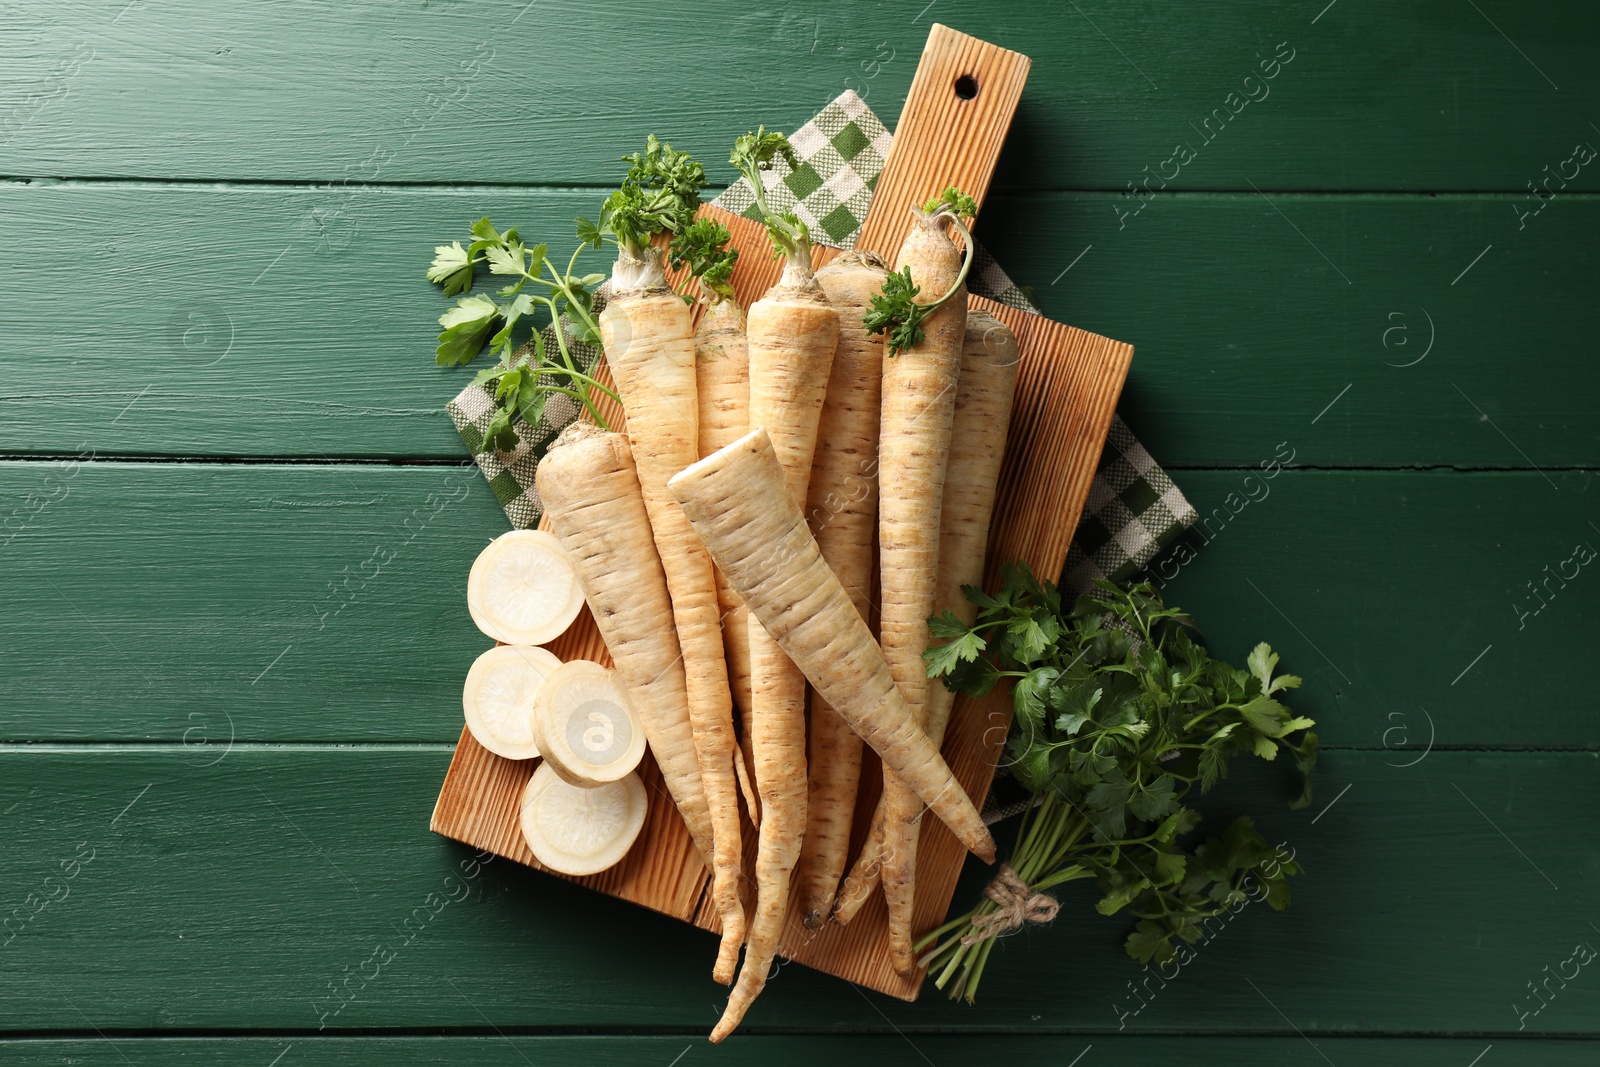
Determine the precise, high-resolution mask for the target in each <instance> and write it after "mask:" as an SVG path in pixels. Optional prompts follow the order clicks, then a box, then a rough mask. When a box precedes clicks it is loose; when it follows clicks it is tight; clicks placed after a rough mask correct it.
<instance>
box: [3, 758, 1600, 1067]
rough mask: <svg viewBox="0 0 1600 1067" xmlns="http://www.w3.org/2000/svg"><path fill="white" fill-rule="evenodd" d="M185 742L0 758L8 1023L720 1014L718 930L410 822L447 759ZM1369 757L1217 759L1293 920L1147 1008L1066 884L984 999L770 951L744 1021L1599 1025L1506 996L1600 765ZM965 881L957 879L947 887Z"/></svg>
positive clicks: (1227, 936)
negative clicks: (1280, 761) (201, 755)
mask: <svg viewBox="0 0 1600 1067" xmlns="http://www.w3.org/2000/svg"><path fill="white" fill-rule="evenodd" d="M189 755H190V754H189V752H188V751H186V750H185V749H183V748H182V747H181V746H170V747H168V748H166V749H159V750H152V749H150V748H144V749H128V748H111V749H102V750H92V749H90V750H85V749H83V748H65V749H61V748H54V749H52V748H42V749H41V748H35V747H10V748H7V749H5V750H4V751H0V810H5V811H7V813H8V814H7V827H8V841H7V848H6V849H5V850H4V851H3V852H0V872H3V881H4V884H5V885H6V886H7V891H6V899H5V906H6V909H7V911H8V913H10V914H13V915H14V914H15V913H12V912H10V909H13V908H17V907H21V908H23V909H24V912H23V914H24V915H29V914H30V913H33V912H34V911H35V909H38V910H37V912H36V913H34V914H31V920H30V921H21V920H20V919H14V920H13V925H12V929H13V930H14V934H15V936H13V937H11V939H10V943H9V944H7V945H6V946H5V948H4V949H3V950H0V978H3V980H0V1018H4V1019H5V1025H6V1026H7V1027H10V1028H15V1029H20V1030H27V1031H43V1030H56V1029H65V1030H71V1031H73V1032H78V1033H89V1032H91V1031H90V1029H89V1027H90V1026H92V1027H97V1028H99V1029H101V1030H104V1031H111V1030H118V1029H124V1030H147V1029H173V1028H215V1027H232V1028H264V1029H271V1030H289V1029H292V1030H307V1031H316V1030H317V1028H318V1027H319V1026H321V1027H325V1029H324V1030H323V1031H321V1032H323V1033H331V1032H335V1031H339V1030H363V1031H364V1030H368V1029H371V1028H382V1027H397V1026H404V1027H409V1028H416V1029H421V1030H427V1029H429V1028H436V1027H471V1028H473V1029H474V1030H475V1031H476V1030H479V1029H480V1028H483V1027H486V1026H498V1027H503V1028H513V1027H537V1028H540V1029H542V1030H544V1031H547V1032H548V1031H551V1030H560V1029H571V1028H591V1027H622V1028H638V1029H643V1030H645V1031H647V1032H648V1031H651V1030H653V1029H656V1028H662V1027H671V1028H675V1029H679V1030H686V1031H688V1032H689V1033H690V1034H698V1033H699V1032H700V1029H701V1028H702V1027H704V1028H709V1027H710V1026H711V1024H712V1023H713V1022H714V1021H715V1018H716V1015H717V1012H718V1010H719V1008H720V1005H721V1002H722V997H723V995H724V993H725V991H723V990H722V989H721V988H720V987H718V986H716V985H715V984H714V983H713V982H712V981H711V979H710V974H709V969H710V963H711V958H712V956H713V955H714V950H715V942H714V941H713V940H712V939H711V938H709V937H708V936H707V935H705V934H703V933H701V932H699V931H695V930H693V929H691V928H690V927H688V926H686V925H683V924H679V923H677V922H675V921H673V920H670V919H667V918H665V917H663V916H659V915H655V914H654V913H650V912H646V911H644V910H643V909H639V908H636V907H634V906H632V905H627V904H622V903H619V902H617V901H614V900H611V899H609V898H605V897H602V896H600V895H598V894H594V893H591V892H590V891H588V890H585V889H582V888H581V887H578V886H574V885H571V884H569V883H565V882H561V881H559V880H558V879H554V878H551V877H548V876H545V875H540V874H537V873H536V872H533V871H530V870H526V869H514V868H512V867H511V866H510V865H509V864H506V863H505V862H504V861H496V862H494V863H490V864H488V865H486V866H482V867H476V866H474V865H473V863H472V862H471V860H472V857H471V854H470V853H469V852H468V851H467V850H466V849H464V848H462V847H460V846H457V845H454V844H452V843H449V842H446V841H444V840H442V839H440V838H437V837H434V836H432V835H430V834H429V833H428V832H427V830H426V825H427V816H428V812H429V810H430V808H431V806H432V803H433V797H434V791H435V789H436V788H437V785H438V782H439V780H440V778H441V776H442V775H443V773H444V769H445V764H446V763H447V761H448V753H447V752H445V751H442V750H438V749H429V750H408V749H392V748H356V749H349V748H345V749H338V748H328V749H290V750H277V749H270V748H262V747H256V746H250V747H238V748H235V749H234V751H232V752H231V753H229V754H228V756H227V758H225V759H224V760H222V761H221V762H220V763H217V764H216V765H214V766H210V767H196V766H194V765H193V763H192V761H190V760H189V759H188V757H189ZM1385 755H1386V754H1385V753H1373V752H1362V753H1356V752H1332V753H1328V754H1327V756H1326V758H1325V760H1324V763H1323V766H1322V768H1321V769H1320V770H1319V772H1318V778H1319V789H1320V792H1319V797H1318V799H1317V801H1316V803H1315V804H1314V805H1313V807H1312V808H1311V809H1308V810H1306V811H1301V812H1290V811H1288V810H1287V807H1286V800H1287V798H1288V797H1289V796H1290V795H1291V793H1292V791H1293V790H1292V783H1290V782H1289V781H1288V780H1287V777H1285V778H1284V779H1283V780H1272V776H1271V774H1268V775H1267V776H1266V777H1267V779H1268V781H1261V780H1260V778H1261V776H1252V778H1255V779H1256V781H1255V782H1253V783H1248V784H1247V783H1245V782H1244V781H1243V777H1242V776H1241V775H1235V776H1234V777H1233V778H1231V779H1229V780H1228V781H1227V782H1226V783H1224V785H1223V786H1222V787H1220V788H1219V789H1218V790H1217V791H1215V792H1214V793H1213V795H1212V797H1211V798H1210V800H1209V804H1208V806H1209V807H1211V808H1212V809H1213V810H1214V811H1215V812H1216V813H1217V814H1218V818H1217V819H1216V820H1215V821H1214V822H1213V823H1212V824H1211V825H1216V824H1217V823H1220V821H1221V817H1225V816H1230V815H1231V814H1232V813H1234V812H1237V811H1240V810H1245V811H1250V812H1252V813H1253V814H1255V815H1256V816H1257V817H1258V825H1259V826H1260V827H1261V828H1262V830H1263V832H1264V833H1265V834H1266V835H1267V836H1268V839H1269V840H1271V841H1274V842H1279V841H1282V842H1286V843H1287V846H1288V847H1290V848H1292V849H1294V850H1295V853H1296V855H1297V857H1298V858H1299V859H1300V860H1302V861H1303V863H1304V864H1305V866H1306V868H1307V873H1306V874H1305V875H1303V876H1301V877H1297V878H1296V880H1295V885H1294V902H1293V904H1292V906H1291V908H1290V909H1289V911H1287V912H1285V913H1283V914H1274V913H1269V912H1267V911H1265V910H1264V909H1263V910H1260V911H1258V910H1256V909H1254V908H1248V907H1247V908H1246V909H1245V910H1244V911H1242V912H1241V913H1240V914H1239V915H1238V916H1236V917H1234V918H1233V919H1231V920H1230V921H1229V922H1228V923H1227V924H1226V925H1221V924H1219V925H1218V926H1217V927H1216V928H1215V929H1214V932H1213V934H1212V936H1211V938H1210V940H1208V941H1203V942H1201V943H1200V944H1199V946H1198V948H1197V950H1196V956H1195V958H1194V959H1193V960H1191V961H1190V962H1189V963H1188V964H1187V965H1186V966H1185V967H1184V968H1182V969H1181V970H1180V971H1178V972H1177V974H1176V975H1175V976H1173V975H1171V974H1170V972H1169V979H1170V980H1168V981H1167V982H1166V984H1165V987H1164V988H1162V987H1161V986H1160V985H1159V983H1158V982H1157V980H1156V979H1155V978H1151V979H1150V980H1149V985H1148V987H1147V991H1146V992H1145V993H1144V994H1143V995H1144V997H1145V998H1146V1002H1145V1004H1144V1007H1143V1009H1142V1010H1141V1011H1140V1012H1139V1013H1138V1014H1134V1013H1133V1010H1134V1008H1135V1007H1136V1006H1137V1003H1138V1002H1137V1001H1136V1000H1135V997H1134V993H1133V990H1132V988H1131V986H1130V983H1132V984H1133V985H1140V986H1141V987H1142V983H1143V982H1144V980H1145V979H1146V973H1145V972H1143V971H1142V970H1141V968H1140V966H1139V965H1138V964H1136V963H1134V962H1133V961H1132V960H1130V959H1129V958H1128V957H1127V956H1125V955H1124V954H1123V952H1122V947H1121V944H1120V942H1121V940H1122V937H1123V936H1124V935H1125V933H1126V930H1127V927H1126V926H1125V925H1124V924H1123V923H1120V922H1114V921H1108V920H1105V919H1102V918H1100V917H1098V916H1096V915H1094V914H1093V912H1092V910H1091V909H1090V901H1091V899H1092V894H1091V893H1088V892H1085V891H1081V890H1082V887H1078V888H1077V889H1075V890H1074V891H1073V892H1072V893H1071V894H1069V895H1067V897H1066V899H1065V904H1066V907H1065V910H1064V911H1063V913H1062V916H1061V918H1059V919H1058V920H1057V921H1056V922H1055V923H1054V924H1053V925H1052V926H1051V927H1050V928H1048V929H1031V930H1029V931H1027V932H1026V933H1023V934H1020V935H1017V936H1015V937H1013V938H1011V939H1009V940H1008V941H1007V942H1006V943H1005V945H1004V946H1003V948H1002V949H1001V951H1000V952H999V953H998V954H997V955H996V956H995V957H993V958H992V959H991V964H990V970H989V973H988V974H987V975H986V977H985V979H984V983H983V990H982V994H981V996H980V999H979V1002H978V1004H977V1005H976V1006H975V1007H973V1008H967V1007H965V1006H960V1005H954V1004H951V1003H949V1002H947V1001H946V1000H944V999H943V998H942V997H940V996H937V995H933V996H928V997H925V998H924V999H923V1000H921V1001H919V1002H918V1003H916V1004H910V1005H908V1004H903V1003H900V1002H896V1001H892V1000H890V999H888V998H884V997H881V996H877V995H864V994H862V993H861V992H860V991H859V990H856V989H852V988H850V987H848V986H846V985H845V984H844V983H842V982H839V981H838V980H836V979H833V978H830V977H828V976H825V975H822V974H820V973H817V972H812V971H807V970H805V969H803V968H801V967H798V966H789V967H784V968H782V969H781V970H779V971H778V973H777V976H776V977H775V978H773V980H772V981H771V982H770V983H769V985H768V987H767V990H766V992H765V994H764V995H763V997H762V999H761V1001H760V1002H759V1004H758V1005H757V1007H756V1008H755V1010H754V1011H752V1013H751V1015H750V1018H749V1022H750V1026H751V1027H752V1028H753V1029H754V1030H755V1031H761V1030H768V1029H775V1030H778V1031H785V1030H796V1029H799V1030H804V1031H807V1032H824V1033H843V1032H857V1031H871V1032H878V1033H885V1034H890V1033H893V1032H894V1029H893V1028H898V1029H899V1030H900V1031H901V1032H903V1033H906V1034H909V1035H912V1036H913V1038H914V1039H915V1038H916V1035H918V1034H920V1033H923V1032H927V1031H938V1030H950V1029H960V1030H984V1031H993V1032H1028V1031H1043V1032H1050V1033H1083V1034H1088V1035H1094V1034H1098V1033H1104V1032H1107V1031H1110V1032H1117V1031H1118V1030H1119V1027H1121V1028H1122V1029H1121V1032H1122V1033H1124V1034H1158V1033H1185V1032H1191V1031H1202V1032H1209V1033H1221V1034H1227V1033H1240V1032H1244V1033H1269V1034H1278V1035H1281V1036H1285V1037H1293V1036H1294V1035H1295V1032H1296V1030H1297V1029H1298V1030H1299V1031H1300V1032H1303V1033H1306V1034H1313V1035H1318V1034H1322V1033H1330V1032H1331V1033H1340V1032H1343V1033H1366V1034H1389V1033H1439V1032H1450V1033H1457V1034H1460V1033H1470V1034H1475V1035H1476V1034H1483V1035H1485V1039H1486V1041H1488V1040H1495V1039H1497V1038H1499V1037H1500V1036H1507V1037H1509V1036H1511V1035H1513V1034H1517V1033H1519V1032H1520V1033H1522V1034H1523V1035H1531V1034H1538V1033H1550V1034H1579V1033H1582V1034H1594V1033H1595V1032H1597V1031H1600V982H1597V981H1595V980H1594V976H1593V975H1591V974H1589V973H1587V972H1586V971H1581V970H1580V971H1579V973H1578V976H1577V977H1570V975H1569V980H1568V982H1567V984H1566V987H1565V988H1562V987H1561V986H1560V985H1559V984H1558V982H1557V980H1554V979H1552V980H1551V982H1552V984H1551V985H1550V986H1549V990H1550V992H1549V993H1546V994H1544V996H1545V997H1546V1000H1547V1001H1548V1003H1546V1004H1545V1006H1544V1007H1543V1008H1542V1010H1540V1011H1539V1013H1538V1014H1536V1015H1530V1016H1528V1017H1527V1018H1525V1019H1519V1017H1518V1014H1517V1012H1516V1011H1515V1010H1514V1009H1513V1005H1514V1004H1516V1003H1518V1002H1519V1000H1520V1001H1521V1002H1522V1003H1523V1005H1524V1007H1523V1010H1524V1011H1528V1010H1529V1009H1530V1008H1532V1007H1536V1006H1537V1005H1538V1004H1539V1002H1538V1001H1535V1000H1533V998H1532V996H1531V993H1530V992H1529V990H1528V989H1527V988H1526V983H1528V982H1530V981H1532V982H1535V983H1542V982H1544V981H1545V980H1546V972H1545V971H1544V970H1543V969H1544V968H1545V967H1546V966H1547V965H1548V966H1549V967H1550V968H1552V973H1553V972H1554V971H1555V970H1557V969H1560V964H1561V962H1562V961H1563V960H1566V959H1568V958H1569V956H1570V955H1571V954H1572V952H1573V946H1574V944H1576V943H1579V942H1588V943H1596V942H1600V933H1597V932H1596V931H1595V929H1594V928H1593V927H1591V925H1590V923H1591V921H1592V914H1591V913H1592V911H1593V903H1594V901H1593V893H1592V888H1593V885H1594V884H1595V879H1596V877H1597V876H1600V849H1597V848H1596V847H1595V843H1594V838H1593V834H1592V833H1590V831H1589V827H1590V822H1591V820H1590V814H1589V813H1590V812H1592V811H1593V810H1594V806H1595V804H1596V803H1597V802H1600V775H1597V773H1596V771H1597V764H1600V755H1597V754H1596V753H1549V752H1544V753H1460V752H1434V753H1432V754H1431V755H1429V756H1428V757H1427V758H1426V759H1424V760H1423V761H1422V762H1421V763H1419V764H1417V765H1416V766H1413V767H1410V768H1403V769H1397V768H1395V767H1392V766H1389V765H1388V764H1387V763H1386V761H1385ZM1269 770H1283V769H1282V768H1271V769H1269ZM1491 820H1492V823H1491ZM1004 836H1005V834H1004V829H1002V837H1003V838H1004ZM90 850H92V857H90ZM79 856H83V857H90V858H89V859H88V862H86V863H85V862H81V861H80V863H79V865H78V866H77V867H76V869H75V871H76V873H75V875H73V876H70V877H69V876H68V874H65V873H64V871H67V872H70V871H72V870H73V869H74V868H72V867H71V861H72V860H73V859H74V858H75V857H79ZM63 861H68V865H67V866H66V867H65V868H64V867H63ZM982 872H983V868H981V865H978V864H976V863H974V864H973V865H971V866H970V867H969V869H968V871H967V877H966V879H965V881H964V882H963V885H962V887H961V889H960V899H963V900H965V899H971V898H973V897H974V896H975V895H976V894H977V892H978V890H979V887H980V880H981V875H982ZM46 879H50V881H46ZM63 879H64V880H63ZM1555 887H1559V889H1558V888H1555ZM29 893H34V894H37V896H36V898H35V899H36V900H37V899H40V898H42V897H44V895H45V894H50V895H54V896H55V897H56V898H57V903H54V904H45V905H39V904H38V903H35V902H29V901H28V899H27V895H28V894H29ZM452 897H453V898H454V899H453V900H452V899H451V898H452ZM1567 970H1569V971H1570V968H1567ZM1590 970H1592V968H1590ZM341 985H343V986H344V987H345V990H346V992H345V993H344V994H342V995H341V994H339V993H337V992H336V990H337V988H338V987H339V986H341ZM1280 1011H1281V1012H1282V1014H1279V1012H1280ZM80 1013H81V1014H80ZM86 1019H87V1020H88V1022H87V1023H86ZM1519 1024H1521V1025H1522V1026H1523V1028H1522V1029H1521V1030H1520V1031H1519V1029H1518V1028H1519ZM1088 1040H1094V1038H1093V1036H1090V1037H1089V1038H1088ZM679 1047H680V1048H681V1047H682V1046H681V1045H680V1046H679ZM1079 1047H1081V1046H1079ZM1074 1051H1075V1050H1074ZM1305 1053H1306V1055H1307V1056H1309V1055H1310V1050H1305ZM1305 1062H1310V1060H1306V1061H1305Z"/></svg>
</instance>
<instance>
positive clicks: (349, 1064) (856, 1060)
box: [0, 1034, 1595, 1067]
mask: <svg viewBox="0 0 1600 1067" xmlns="http://www.w3.org/2000/svg"><path fill="white" fill-rule="evenodd" d="M1488 1049H1492V1052H1491V1054H1492V1055H1494V1056H1495V1057H1497V1058H1498V1061H1499V1062H1502V1063H1516V1064H1519V1065H1526V1067H1580V1065H1582V1067H1588V1065H1589V1064H1592V1063H1593V1062H1594V1055H1595V1048H1594V1045H1593V1044H1592V1043H1589V1042H1584V1041H1574V1040H1562V1039H1542V1040H1525V1039H1524V1040H1510V1039H1507V1038H1503V1037H1502V1038H1498V1039H1496V1040H1495V1041H1494V1042H1485V1041H1479V1040H1476V1039H1472V1038H1371V1037H1334V1036H1329V1035H1319V1036H1318V1037H1317V1041H1316V1046H1315V1049H1313V1048H1312V1047H1311V1046H1310V1045H1309V1044H1308V1043H1307V1041H1305V1040H1303V1039H1301V1038H1298V1037H1181V1038H1180V1037H1145V1038H1133V1037H1122V1036H1106V1035H1097V1036H1095V1037H1094V1038H1093V1039H1092V1040H1089V1039H1086V1038H1080V1037H1013V1036H1009V1035H999V1034H982V1035H976V1034H973V1035H950V1034H924V1035H918V1036H917V1037H916V1038H915V1039H908V1038H902V1037H896V1036H892V1035H890V1036H881V1035H878V1036H867V1035H852V1036H850V1037H821V1036H816V1035H806V1036H793V1037H776V1036H773V1037H767V1036H745V1037H739V1038H736V1039H734V1040H733V1041H730V1042H729V1043H728V1044H726V1045H724V1046H722V1047H721V1048H719V1049H717V1050H716V1051H715V1052H709V1051H708V1050H705V1049H702V1048H700V1047H699V1046H698V1045H697V1044H696V1043H695V1042H694V1041H692V1040H689V1041H687V1043H686V1039H685V1038H682V1037H565V1036H562V1037H552V1036H523V1035H515V1036H512V1035H505V1036H500V1035H496V1036H492V1037H382V1036H379V1037H332V1038H315V1039H312V1038H306V1037H304V1036H299V1035H290V1036H285V1037H281V1038H264V1037H235V1038H218V1037H202V1038H165V1037H164V1038H119V1037H115V1036H113V1037H111V1038H109V1039H106V1040H101V1039H89V1040H75V1039H54V1038H52V1039H41V1040H21V1041H0V1054H3V1055H4V1056H5V1058H6V1062H7V1063H14V1064H18V1065H19V1067H33V1065H40V1067H42V1065H44V1064H67V1063H71V1064H80V1065H85V1067H100V1065H102V1064H106V1065H109V1064H126V1063H132V1064H168V1063H206V1064H216V1065H217V1067H235V1065H237V1067H263V1065H267V1067H271V1064H272V1061H273V1057H275V1056H279V1055H281V1056H283V1061H282V1062H283V1064H284V1067H289V1064H290V1063H293V1064H296V1065H307V1067H368V1065H374V1067H378V1065H381V1067H390V1065H392V1064H397V1063H403V1064H406V1065H408V1067H434V1065H437V1067H458V1065H460V1064H464V1063H470V1064H478V1065H482V1067H526V1065H527V1064H530V1063H536V1064H560V1063H582V1064H593V1065H595V1067H613V1065H615V1067H622V1065H626V1064H640V1065H646V1067H662V1065H664V1064H670V1063H672V1062H673V1057H675V1056H678V1055H680V1054H682V1055H684V1059H685V1061H687V1060H688V1058H689V1057H690V1056H692V1055H694V1054H695V1053H699V1054H700V1055H701V1056H707V1055H715V1056H716V1058H717V1062H718V1063H719V1064H729V1065H739V1064H750V1065H753V1067H768V1065H770V1067H813V1065H814V1064H816V1063H819V1062H826V1063H829V1064H836V1065H837V1067H880V1065H889V1064H894V1065H900V1064H905V1065H917V1064H924V1063H930V1062H931V1063H1029V1062H1032V1063H1050V1064H1058V1065H1060V1067H1067V1065H1068V1064H1069V1063H1070V1062H1071V1061H1072V1060H1073V1057H1074V1056H1078V1055H1083V1056H1084V1059H1083V1060H1082V1061H1081V1062H1083V1063H1084V1064H1085V1065H1087V1064H1090V1063H1094V1062H1108V1061H1107V1059H1106V1057H1116V1062H1122V1063H1139V1064H1145V1063H1149V1064H1156V1063H1193V1064H1202V1065H1209V1064H1234V1065H1237V1067H1285V1065H1298V1064H1302V1063H1303V1064H1315V1063H1321V1062H1322V1060H1321V1059H1319V1058H1318V1056H1317V1053H1318V1052H1319V1051H1320V1052H1322V1053H1324V1054H1325V1055H1327V1056H1328V1058H1329V1061H1330V1062H1333V1063H1361V1064H1364V1065H1366V1067H1466V1065H1467V1064H1469V1063H1470V1062H1471V1061H1472V1058H1473V1057H1474V1056H1476V1055H1479V1054H1480V1053H1484V1052H1485V1050H1488ZM1090 1054H1092V1055H1093V1056H1094V1057H1095V1059H1094V1060H1091V1059H1089V1055H1090ZM291 1057H292V1059H291ZM1489 1062H1491V1061H1490V1060H1489V1059H1488V1057H1487V1056H1485V1058H1484V1060H1483V1063H1484V1064H1485V1067H1487V1065H1488V1063H1489Z"/></svg>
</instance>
